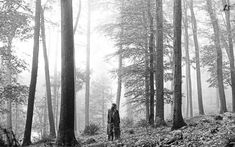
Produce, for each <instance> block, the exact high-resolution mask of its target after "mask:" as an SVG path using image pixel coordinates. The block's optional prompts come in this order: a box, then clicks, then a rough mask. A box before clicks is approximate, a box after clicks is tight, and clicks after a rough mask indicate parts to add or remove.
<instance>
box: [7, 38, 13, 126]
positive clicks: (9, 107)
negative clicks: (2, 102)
mask: <svg viewBox="0 0 235 147" xmlns="http://www.w3.org/2000/svg"><path fill="white" fill-rule="evenodd" d="M12 40H13V38H12V37H9V38H8V47H7V52H8V56H11V48H12ZM10 60H11V59H8V61H7V76H6V77H7V85H8V86H10V85H11V84H12V83H11V81H12V79H11V78H12V77H11V76H12V74H11V69H10V66H11V61H10ZM9 95H11V94H9ZM11 99H12V97H8V100H7V110H8V112H7V129H9V130H12V100H11Z"/></svg>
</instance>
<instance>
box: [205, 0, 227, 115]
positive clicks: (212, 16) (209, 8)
mask: <svg viewBox="0 0 235 147" xmlns="http://www.w3.org/2000/svg"><path fill="white" fill-rule="evenodd" d="M207 11H208V13H209V15H210V19H211V23H212V26H213V30H214V42H215V47H216V54H217V61H216V63H217V69H216V72H217V81H218V88H219V96H220V103H221V107H220V113H224V112H227V107H226V99H225V94H224V83H223V71H222V69H223V68H222V64H223V59H222V50H221V46H220V30H219V24H218V19H217V17H216V14H215V12H214V10H213V8H212V2H211V0H207Z"/></svg>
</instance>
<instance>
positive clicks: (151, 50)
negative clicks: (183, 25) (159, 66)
mask: <svg viewBox="0 0 235 147" xmlns="http://www.w3.org/2000/svg"><path fill="white" fill-rule="evenodd" d="M150 2H151V1H150V0H148V18H149V24H150V26H149V31H150V35H149V54H150V55H149V56H150V57H149V68H150V75H149V84H150V101H149V103H150V110H149V111H150V113H149V124H150V125H152V126H153V125H154V93H155V92H154V34H153V33H154V32H153V16H152V14H151V5H150Z"/></svg>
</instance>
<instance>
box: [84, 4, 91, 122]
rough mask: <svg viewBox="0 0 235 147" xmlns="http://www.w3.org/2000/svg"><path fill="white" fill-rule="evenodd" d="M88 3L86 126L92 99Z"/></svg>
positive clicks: (89, 7) (89, 5)
mask: <svg viewBox="0 0 235 147" xmlns="http://www.w3.org/2000/svg"><path fill="white" fill-rule="evenodd" d="M87 3H88V18H87V20H88V21H87V50H86V52H87V55H86V92H85V126H88V125H89V101H90V100H89V99H90V33H91V32H90V28H91V22H90V21H91V11H90V9H91V4H90V0H88V1H87Z"/></svg>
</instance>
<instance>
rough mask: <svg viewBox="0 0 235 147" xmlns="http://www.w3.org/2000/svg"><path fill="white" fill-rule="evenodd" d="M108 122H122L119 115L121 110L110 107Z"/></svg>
mask: <svg viewBox="0 0 235 147" xmlns="http://www.w3.org/2000/svg"><path fill="white" fill-rule="evenodd" d="M108 123H109V124H110V123H113V124H114V125H115V124H117V125H118V124H119V123H120V117H119V112H118V110H112V109H109V110H108Z"/></svg>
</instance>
